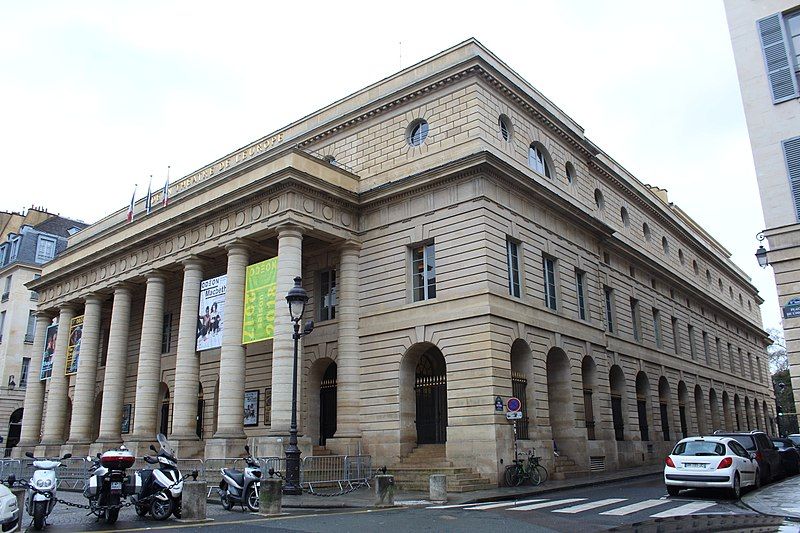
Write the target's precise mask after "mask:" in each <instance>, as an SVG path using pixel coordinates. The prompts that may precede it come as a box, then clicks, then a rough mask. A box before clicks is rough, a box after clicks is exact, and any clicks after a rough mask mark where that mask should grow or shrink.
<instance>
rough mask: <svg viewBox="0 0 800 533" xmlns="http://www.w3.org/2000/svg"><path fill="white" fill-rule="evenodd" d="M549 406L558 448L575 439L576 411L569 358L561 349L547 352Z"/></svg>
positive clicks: (554, 439)
mask: <svg viewBox="0 0 800 533" xmlns="http://www.w3.org/2000/svg"><path fill="white" fill-rule="evenodd" d="M546 367H547V405H548V414H549V419H550V429H551V430H552V432H553V441H555V446H556V448H557V447H559V446H562V447H563V444H564V441H566V440H568V439H570V438H571V437H573V436H574V435H573V431H572V430H573V428H574V427H575V410H574V408H573V405H572V379H571V376H570V367H569V357H567V354H566V353H565V352H564V350H562V349H561V348H551V349H550V351H549V352H547V363H546Z"/></svg>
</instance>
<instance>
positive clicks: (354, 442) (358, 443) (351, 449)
mask: <svg viewBox="0 0 800 533" xmlns="http://www.w3.org/2000/svg"><path fill="white" fill-rule="evenodd" d="M325 448H327V449H328V450H330V451H331V452H332V453H333V454H334V455H362V454H363V453H364V449H363V441H362V440H361V437H360V436H359V437H336V436H334V437H331V438H328V439H325Z"/></svg>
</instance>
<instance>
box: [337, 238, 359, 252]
mask: <svg viewBox="0 0 800 533" xmlns="http://www.w3.org/2000/svg"><path fill="white" fill-rule="evenodd" d="M339 248H340V249H341V250H342V252H345V251H348V252H358V251H359V250H361V243H360V242H358V241H355V240H353V239H347V240H346V241H344V242H343V243H342V244H341V245H340V247H339Z"/></svg>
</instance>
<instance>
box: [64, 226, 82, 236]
mask: <svg viewBox="0 0 800 533" xmlns="http://www.w3.org/2000/svg"><path fill="white" fill-rule="evenodd" d="M80 230H81V228H79V227H78V226H72V227H71V228H69V229H68V230H67V233H68V234H70V235H75V234H76V233H78V232H79V231H80Z"/></svg>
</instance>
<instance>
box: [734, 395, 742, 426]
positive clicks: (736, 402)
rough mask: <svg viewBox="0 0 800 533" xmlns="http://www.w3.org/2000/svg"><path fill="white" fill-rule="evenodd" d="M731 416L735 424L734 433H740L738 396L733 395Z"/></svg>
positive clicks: (740, 412) (740, 409)
mask: <svg viewBox="0 0 800 533" xmlns="http://www.w3.org/2000/svg"><path fill="white" fill-rule="evenodd" d="M733 415H734V419H735V420H734V422H735V423H736V427H735V429H736V431H742V402H741V400H740V399H739V395H738V394H734V395H733Z"/></svg>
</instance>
